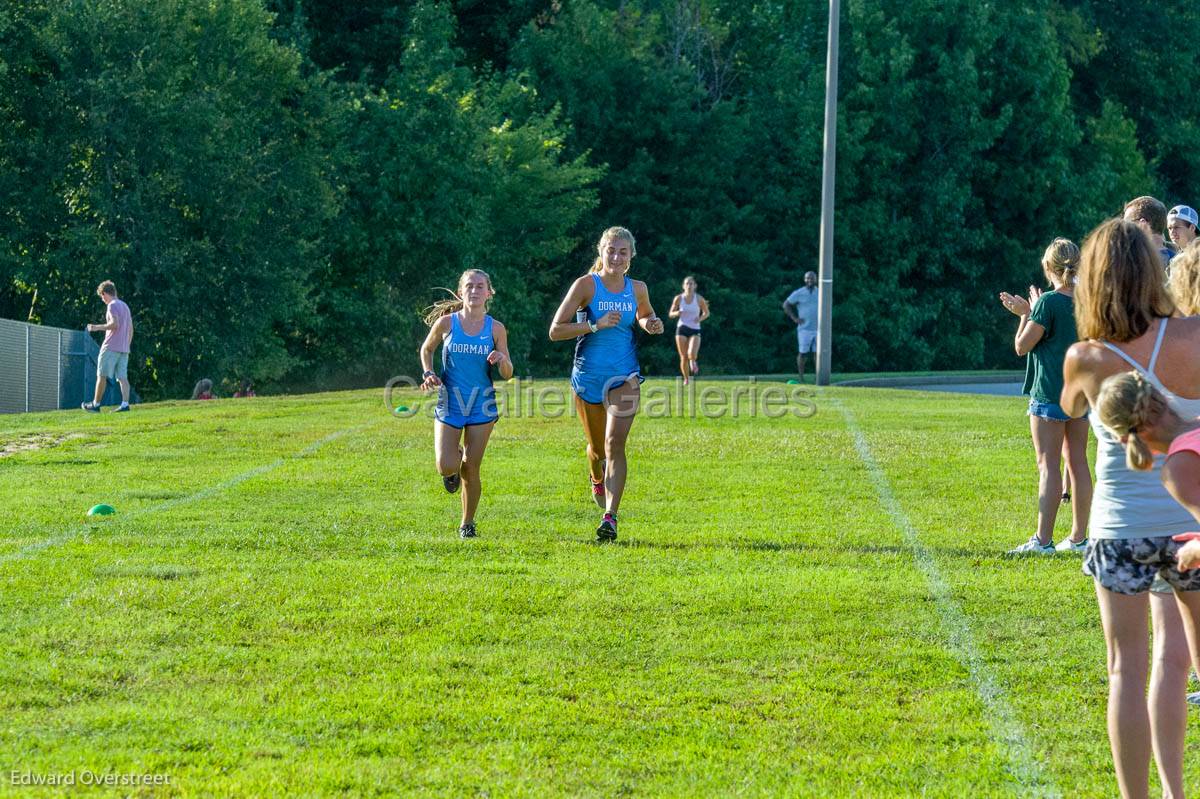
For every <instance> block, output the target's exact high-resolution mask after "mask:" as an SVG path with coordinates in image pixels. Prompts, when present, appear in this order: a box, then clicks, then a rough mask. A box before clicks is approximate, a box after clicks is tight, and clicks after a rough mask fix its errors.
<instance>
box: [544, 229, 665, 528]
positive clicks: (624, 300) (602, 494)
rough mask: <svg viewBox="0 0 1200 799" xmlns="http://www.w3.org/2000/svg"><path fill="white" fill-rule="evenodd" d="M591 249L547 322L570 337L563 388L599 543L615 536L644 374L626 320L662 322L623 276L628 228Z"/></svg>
mask: <svg viewBox="0 0 1200 799" xmlns="http://www.w3.org/2000/svg"><path fill="white" fill-rule="evenodd" d="M596 249H597V251H598V254H597V257H596V260H595V261H594V262H593V263H592V268H591V270H590V271H589V272H588V274H586V275H584V276H583V277H580V278H577V279H576V280H575V282H574V283H572V284H571V288H570V290H568V291H567V296H566V297H564V298H563V301H562V303H560V304H559V306H558V311H556V312H555V314H554V321H553V322H551V323H550V340H551V341H566V340H569V339H572V338H573V339H575V361H574V365H573V366H572V368H571V389H572V390H573V391H574V392H575V412H576V413H577V414H578V415H579V419H580V421H581V422H582V423H583V434H584V437H585V438H586V439H587V457H588V470H589V472H590V477H591V481H592V492H591V493H592V498H593V500H594V501H595V502H596V504H597V505H599V506H600V507H601V508H603V509H604V516H603V517H602V518H601V519H600V525H599V527H597V528H596V538H597V539H598V540H599V541H602V542H603V541H614V540H616V537H617V510H618V508H619V507H620V504H621V495H622V494H623V493H624V491H625V478H626V475H627V467H626V460H625V442H626V441H627V440H628V438H629V430H630V428H631V427H632V426H633V417H634V416H635V415H636V414H637V411H638V405H639V402H640V399H641V383H642V380H643V379H644V378H643V377H642V374H641V371H642V369H641V366H640V365H639V364H638V357H637V346H636V345H635V344H634V340H633V327H634V325H638V326H639V327H641V328H642V330H644V331H645V332H647V333H649V334H651V335H659V334H661V333H662V332H663V322H662V320H661V319H659V318H658V315H657V314H655V313H654V307H653V306H652V305H651V304H650V292H649V291H648V290H647V288H646V284H645V283H644V282H642V281H641V280H633V279H631V278H630V277H629V274H628V273H629V265H630V263H631V262H632V260H633V256H634V255H636V254H637V245H636V243H635V242H634V239H633V234H632V233H630V232H629V231H628V230H626V229H625V228H623V227H610V228H609V229H608V230H606V231H604V234H603V235H602V236H600V242H599V244H598V245H597V248H596Z"/></svg>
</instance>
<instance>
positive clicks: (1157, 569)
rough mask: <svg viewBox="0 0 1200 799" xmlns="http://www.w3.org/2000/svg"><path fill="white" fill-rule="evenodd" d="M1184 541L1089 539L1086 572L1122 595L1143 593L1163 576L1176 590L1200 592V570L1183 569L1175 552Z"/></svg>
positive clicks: (1084, 569)
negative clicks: (1178, 564) (1180, 569)
mask: <svg viewBox="0 0 1200 799" xmlns="http://www.w3.org/2000/svg"><path fill="white" fill-rule="evenodd" d="M1181 546H1183V543H1182V542H1179V541H1172V540H1171V537H1170V536H1160V537H1157V538H1089V539H1088V544H1087V551H1086V552H1084V554H1083V573H1084V574H1086V575H1088V576H1089V577H1094V578H1096V581H1097V582H1099V583H1100V585H1102V586H1104V587H1105V588H1107V589H1108V590H1109V591H1113V592H1115V593H1118V594H1140V593H1142V592H1143V591H1147V590H1149V589H1150V586H1151V584H1152V583H1153V582H1154V578H1155V577H1162V579H1163V580H1165V581H1166V582H1167V584H1168V585H1170V586H1171V587H1172V588H1174V589H1175V590H1176V591H1200V569H1191V570H1190V571H1185V572H1183V571H1179V569H1177V568H1175V564H1176V562H1175V553H1177V552H1178V551H1179V548H1180V547H1181Z"/></svg>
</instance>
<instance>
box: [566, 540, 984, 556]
mask: <svg viewBox="0 0 1200 799" xmlns="http://www.w3.org/2000/svg"><path fill="white" fill-rule="evenodd" d="M576 540H577V541H580V542H581V543H584V544H589V545H593V546H600V545H601V542H599V541H596V540H595V539H576ZM612 545H613V546H617V547H622V548H625V549H651V550H662V551H666V552H672V551H674V552H680V551H690V550H697V551H702V550H732V551H735V552H807V553H811V554H814V555H818V554H823V553H828V554H834V553H848V554H855V555H895V556H901V557H911V556H912V550H911V549H910V548H909V547H906V546H902V545H899V544H895V545H881V544H862V545H837V544H811V543H800V542H794V541H763V540H750V539H734V540H732V541H690V542H689V541H647V540H645V539H638V538H624V539H619V540H617V541H615V542H613V543H612ZM930 549H931V551H932V552H935V553H937V554H938V555H943V556H947V557H951V558H969V559H972V560H980V559H993V558H1001V557H1002V556H1003V552H1001V551H992V550H980V549H965V548H963V547H951V548H946V549H941V548H936V547H932V548H930ZM1004 559H1005V560H1008V558H1004Z"/></svg>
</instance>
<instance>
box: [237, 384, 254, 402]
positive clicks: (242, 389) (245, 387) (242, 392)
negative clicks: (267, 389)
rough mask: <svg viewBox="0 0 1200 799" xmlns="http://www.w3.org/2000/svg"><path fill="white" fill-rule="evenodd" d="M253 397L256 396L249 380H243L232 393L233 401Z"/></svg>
mask: <svg viewBox="0 0 1200 799" xmlns="http://www.w3.org/2000/svg"><path fill="white" fill-rule="evenodd" d="M254 396H257V395H256V394H255V393H254V384H253V383H251V382H250V381H249V380H243V381H242V382H241V385H239V386H238V390H237V391H235V392H233V398H234V399H242V398H243V397H254Z"/></svg>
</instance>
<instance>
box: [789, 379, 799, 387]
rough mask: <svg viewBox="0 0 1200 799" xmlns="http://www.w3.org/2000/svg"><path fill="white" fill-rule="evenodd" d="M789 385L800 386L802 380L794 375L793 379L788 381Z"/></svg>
mask: <svg viewBox="0 0 1200 799" xmlns="http://www.w3.org/2000/svg"><path fill="white" fill-rule="evenodd" d="M788 385H789V386H798V385H800V381H799V380H797V379H796V378H794V377H793V378H792V379H791V380H789V381H788Z"/></svg>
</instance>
